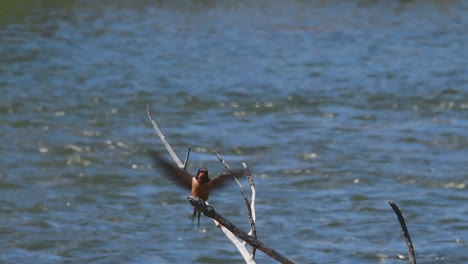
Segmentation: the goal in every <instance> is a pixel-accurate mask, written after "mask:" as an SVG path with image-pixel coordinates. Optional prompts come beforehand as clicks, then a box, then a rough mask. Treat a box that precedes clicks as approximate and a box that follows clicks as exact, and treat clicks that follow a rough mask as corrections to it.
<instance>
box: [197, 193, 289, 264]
mask: <svg viewBox="0 0 468 264" xmlns="http://www.w3.org/2000/svg"><path fill="white" fill-rule="evenodd" d="M188 200H189V202H190V204H192V206H194V207H196V208H197V209H198V210H200V211H201V212H202V213H203V214H204V215H205V216H208V217H210V218H213V219H214V220H216V221H217V222H218V223H219V224H220V225H222V226H224V227H226V228H227V229H228V230H229V231H231V232H232V233H233V234H234V235H236V236H237V237H238V238H240V239H242V240H243V241H245V242H247V243H248V244H250V245H251V246H252V247H254V248H258V249H259V250H260V251H262V252H264V253H265V254H267V255H268V256H270V257H271V258H273V259H275V260H277V261H278V262H280V263H286V264H293V263H294V262H293V261H292V260H290V259H288V258H286V257H285V256H283V255H281V254H280V253H279V252H277V251H276V250H274V249H272V248H269V247H268V246H266V245H265V244H263V242H261V241H260V240H258V239H255V238H253V237H252V236H249V235H248V234H247V233H245V232H242V231H241V230H240V229H239V228H238V227H237V226H235V225H234V224H233V223H231V222H230V221H229V220H227V219H226V218H224V217H223V216H222V215H220V214H218V213H217V212H216V211H215V209H214V208H213V207H212V206H211V205H207V204H205V203H204V202H203V200H202V199H200V198H198V197H196V196H189V197H188Z"/></svg>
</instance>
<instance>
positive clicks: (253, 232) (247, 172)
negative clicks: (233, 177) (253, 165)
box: [242, 162, 257, 257]
mask: <svg viewBox="0 0 468 264" xmlns="http://www.w3.org/2000/svg"><path fill="white" fill-rule="evenodd" d="M242 166H243V167H244V169H245V177H247V181H248V182H249V185H250V190H251V191H252V198H251V200H252V201H251V202H250V212H249V213H250V214H249V219H250V231H249V235H252V236H253V237H254V238H255V239H256V238H257V229H256V227H255V222H256V221H257V218H256V214H255V197H256V195H257V192H256V190H255V183H254V180H253V177H252V174H251V173H250V170H249V168H248V167H247V164H245V162H242ZM255 251H256V249H255V248H253V250H252V257H255Z"/></svg>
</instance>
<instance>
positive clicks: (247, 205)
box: [213, 151, 257, 238]
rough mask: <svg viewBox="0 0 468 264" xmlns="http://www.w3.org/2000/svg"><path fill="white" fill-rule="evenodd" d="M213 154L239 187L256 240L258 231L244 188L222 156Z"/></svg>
mask: <svg viewBox="0 0 468 264" xmlns="http://www.w3.org/2000/svg"><path fill="white" fill-rule="evenodd" d="M213 153H214V154H215V155H216V157H218V160H219V161H220V162H221V163H222V164H223V165H224V167H225V168H226V170H227V171H229V172H230V173H231V176H232V178H234V180H235V181H236V183H237V185H239V189H240V191H241V194H242V198H244V204H245V208H246V209H247V215H248V217H249V222H250V228H251V230H252V232H253V233H254V234H255V238H256V236H257V232H256V231H255V230H256V229H255V220H254V219H253V217H252V208H251V207H250V202H249V198H247V195H246V194H245V191H244V187H242V184H241V183H240V182H239V180H238V179H237V177H236V176H235V174H234V172H232V171H231V168H229V165H228V164H227V163H226V161H225V160H224V159H223V158H221V156H219V155H218V153H216V152H215V151H213ZM246 174H247V171H246ZM249 175H250V172H249ZM250 178H252V175H250ZM251 186H252V185H251Z"/></svg>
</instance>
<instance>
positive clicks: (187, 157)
mask: <svg viewBox="0 0 468 264" xmlns="http://www.w3.org/2000/svg"><path fill="white" fill-rule="evenodd" d="M191 149H192V147H191V146H188V150H187V155H185V160H184V170H186V169H187V163H188V159H189V156H190V150H191Z"/></svg>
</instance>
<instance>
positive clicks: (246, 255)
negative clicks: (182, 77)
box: [146, 105, 255, 264]
mask: <svg viewBox="0 0 468 264" xmlns="http://www.w3.org/2000/svg"><path fill="white" fill-rule="evenodd" d="M146 110H147V113H148V117H149V119H150V121H151V124H152V125H153V128H154V130H155V131H156V133H157V134H158V136H159V138H160V139H161V141H162V143H163V144H164V146H165V147H166V149H167V151H168V152H169V154H170V155H171V157H172V159H173V160H174V162H175V163H176V164H177V166H178V167H179V168H181V169H184V170H185V169H186V166H187V163H188V158H189V156H190V150H191V147H190V146H189V148H188V150H187V154H186V157H185V161H184V163H182V162H181V161H180V159H179V157H178V156H177V154H176V153H175V152H174V150H173V149H172V147H171V145H170V144H169V142H168V141H167V140H166V137H165V136H164V134H163V133H162V131H161V129H159V126H158V124H157V123H156V121H155V120H154V119H153V116H152V115H151V113H150V111H149V106H148V105H147V107H146ZM215 223H216V225H217V226H218V227H219V228H220V229H221V231H223V233H224V234H225V235H226V237H227V238H228V239H229V240H230V241H231V242H232V243H233V244H234V246H235V247H236V248H237V249H238V251H239V253H240V254H241V255H242V257H243V258H244V260H245V262H246V263H247V264H255V261H254V260H253V256H251V255H250V254H249V252H248V250H247V248H246V247H245V243H241V242H240V241H239V240H237V238H236V236H235V235H234V234H233V233H231V231H229V230H228V229H227V228H225V227H224V226H222V225H220V224H218V223H217V222H216V220H215Z"/></svg>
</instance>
